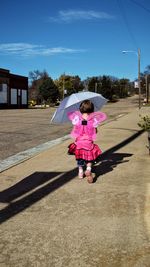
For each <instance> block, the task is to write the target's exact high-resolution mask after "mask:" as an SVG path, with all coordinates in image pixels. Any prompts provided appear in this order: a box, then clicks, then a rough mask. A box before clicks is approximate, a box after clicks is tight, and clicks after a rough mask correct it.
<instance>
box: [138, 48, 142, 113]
mask: <svg viewBox="0 0 150 267" xmlns="http://www.w3.org/2000/svg"><path fill="white" fill-rule="evenodd" d="M140 60H141V51H140V48H138V86H139V109H140V108H141V77H140Z"/></svg>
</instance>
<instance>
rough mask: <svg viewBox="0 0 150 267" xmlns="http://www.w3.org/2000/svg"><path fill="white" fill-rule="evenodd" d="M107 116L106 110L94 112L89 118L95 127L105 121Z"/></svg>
mask: <svg viewBox="0 0 150 267" xmlns="http://www.w3.org/2000/svg"><path fill="white" fill-rule="evenodd" d="M106 119H107V116H106V114H105V113H104V112H100V111H97V112H93V113H91V114H90V115H89V118H88V120H89V121H90V122H91V123H92V125H93V127H95V128H96V127H97V126H98V125H99V124H100V123H101V122H102V121H105V120H106Z"/></svg>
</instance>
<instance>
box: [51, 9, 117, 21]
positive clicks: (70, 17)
mask: <svg viewBox="0 0 150 267" xmlns="http://www.w3.org/2000/svg"><path fill="white" fill-rule="evenodd" d="M113 18H114V16H112V15H110V14H108V13H106V12H98V11H94V10H88V11H85V10H60V11H59V12H58V15H57V16H56V17H50V20H53V21H56V22H62V21H64V22H71V21H74V20H92V19H113Z"/></svg>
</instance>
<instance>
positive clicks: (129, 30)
mask: <svg viewBox="0 0 150 267" xmlns="http://www.w3.org/2000/svg"><path fill="white" fill-rule="evenodd" d="M117 2H118V6H119V9H120V12H121V14H122V17H123V20H124V23H125V26H126V28H127V31H128V33H129V35H130V37H131V40H132V42H133V44H134V46H135V47H136V49H138V45H137V42H136V39H135V37H134V35H133V33H132V30H131V27H130V24H129V23H128V19H127V16H126V12H125V9H124V6H123V4H122V1H121V0H117Z"/></svg>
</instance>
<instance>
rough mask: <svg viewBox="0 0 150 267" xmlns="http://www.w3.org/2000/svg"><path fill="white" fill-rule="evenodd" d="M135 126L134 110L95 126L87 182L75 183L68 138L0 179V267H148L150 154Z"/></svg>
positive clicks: (10, 170)
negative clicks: (94, 155)
mask: <svg viewBox="0 0 150 267" xmlns="http://www.w3.org/2000/svg"><path fill="white" fill-rule="evenodd" d="M148 112H149V108H143V109H142V110H141V111H140V113H143V114H148ZM138 120H139V111H138V109H136V110H135V111H134V112H132V113H129V114H127V115H125V116H122V117H119V118H118V119H116V120H114V121H111V122H109V123H107V124H104V125H103V126H101V127H99V131H98V135H97V143H98V144H99V145H100V147H101V148H102V150H103V151H104V154H103V156H102V159H101V162H98V163H97V164H96V165H95V166H94V168H93V171H94V172H95V175H96V177H95V180H96V181H95V183H93V184H88V183H87V181H86V179H84V180H83V181H79V180H78V178H77V168H76V162H75V159H74V157H73V156H68V155H67V146H68V144H69V143H70V141H71V140H64V141H63V142H62V143H61V144H56V145H55V146H53V147H51V148H48V149H47V150H46V151H43V152H41V153H40V154H38V155H36V156H34V157H32V158H30V159H29V160H27V161H24V162H22V163H20V164H19V165H16V166H14V167H12V168H10V169H8V170H5V171H4V172H2V173H1V174H0V180H1V185H0V188H1V192H0V205H1V211H0V221H1V230H0V246H1V254H0V266H2V267H5V266H7V267H8V266H15V267H24V266H34V267H38V266H40V267H66V266H67V267H76V266H81V267H95V266H96V267H149V266H150V256H149V254H150V253H149V252H150V206H149V200H150V179H149V177H150V164H149V162H150V156H149V154H148V149H147V148H146V145H147V133H145V132H144V133H142V132H141V131H140V129H139V127H138V126H137V122H138Z"/></svg>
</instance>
